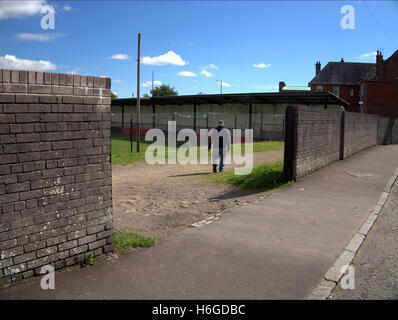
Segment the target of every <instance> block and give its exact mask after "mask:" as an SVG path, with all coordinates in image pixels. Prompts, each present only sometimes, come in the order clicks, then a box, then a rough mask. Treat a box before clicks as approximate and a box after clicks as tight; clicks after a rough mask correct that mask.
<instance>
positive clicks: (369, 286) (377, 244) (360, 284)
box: [331, 182, 398, 300]
mask: <svg viewBox="0 0 398 320" xmlns="http://www.w3.org/2000/svg"><path fill="white" fill-rule="evenodd" d="M397 239H398V182H395V185H394V188H393V189H392V190H391V193H390V197H389V199H388V200H387V202H386V204H385V205H384V208H383V209H382V210H381V212H380V213H379V217H378V218H377V220H376V222H375V224H374V225H373V228H372V230H371V231H370V232H369V234H368V236H367V237H366V239H365V241H364V243H363V244H362V246H361V248H360V249H359V251H358V253H357V255H356V256H355V258H354V260H353V263H352V265H353V266H354V271H355V273H354V275H355V277H354V279H355V288H354V289H353V290H348V289H346V290H343V289H342V288H341V286H340V284H339V285H337V286H336V288H335V290H334V291H333V292H332V296H331V299H372V300H374V299H384V300H386V299H388V300H392V299H394V300H396V299H398V241H397Z"/></svg>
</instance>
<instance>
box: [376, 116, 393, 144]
mask: <svg viewBox="0 0 398 320" xmlns="http://www.w3.org/2000/svg"><path fill="white" fill-rule="evenodd" d="M377 143H378V144H395V143H398V119H397V118H386V117H381V116H379V117H378V138H377Z"/></svg>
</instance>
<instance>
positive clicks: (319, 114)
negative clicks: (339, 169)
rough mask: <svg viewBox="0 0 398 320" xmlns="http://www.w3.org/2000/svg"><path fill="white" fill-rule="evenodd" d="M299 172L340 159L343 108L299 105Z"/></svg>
mask: <svg viewBox="0 0 398 320" xmlns="http://www.w3.org/2000/svg"><path fill="white" fill-rule="evenodd" d="M297 121H298V126H297V163H296V166H297V169H296V172H297V176H303V175H305V174H307V173H310V172H312V171H314V170H315V169H316V168H321V167H324V166H325V165H327V164H329V163H330V162H332V161H334V160H338V159H339V152H340V149H339V148H340V121H341V112H340V111H334V110H330V111H329V110H310V109H309V108H298V119H297Z"/></svg>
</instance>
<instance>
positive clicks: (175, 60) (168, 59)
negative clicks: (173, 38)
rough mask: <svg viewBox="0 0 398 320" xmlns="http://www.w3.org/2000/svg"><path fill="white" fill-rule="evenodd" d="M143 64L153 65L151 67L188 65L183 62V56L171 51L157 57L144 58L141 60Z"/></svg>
mask: <svg viewBox="0 0 398 320" xmlns="http://www.w3.org/2000/svg"><path fill="white" fill-rule="evenodd" d="M141 63H142V64H144V65H151V66H164V65H167V64H174V65H176V66H184V65H186V64H187V62H186V61H184V60H182V58H181V56H180V55H178V54H176V53H175V52H174V51H169V52H167V53H165V54H162V55H160V56H157V57H143V58H142V59H141Z"/></svg>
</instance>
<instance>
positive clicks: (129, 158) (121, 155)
mask: <svg viewBox="0 0 398 320" xmlns="http://www.w3.org/2000/svg"><path fill="white" fill-rule="evenodd" d="M133 139H135V137H133ZM144 139H145V138H144V137H141V142H140V145H141V152H140V153H136V152H135V150H136V145H137V143H136V142H135V141H133V153H131V152H130V151H131V142H130V136H129V135H127V134H122V133H112V137H111V151H112V163H113V164H122V165H126V164H129V163H134V162H137V161H144V160H145V150H146V149H147V148H148V146H149V145H151V144H152V142H151V141H145V140H144ZM166 143H167V139H166ZM183 143H184V142H181V141H178V142H177V147H178V146H180V145H182V144H183ZM283 147H284V142H283V141H263V142H255V143H253V152H262V151H267V150H280V149H283ZM233 148H234V145H232V149H233ZM241 148H242V151H241V152H242V153H244V152H245V145H244V144H242V145H241ZM165 149H166V150H165V151H166V155H165V156H166V159H167V155H168V153H167V146H166V148H165ZM199 154H200V148H199V147H197V157H198V158H199Z"/></svg>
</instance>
